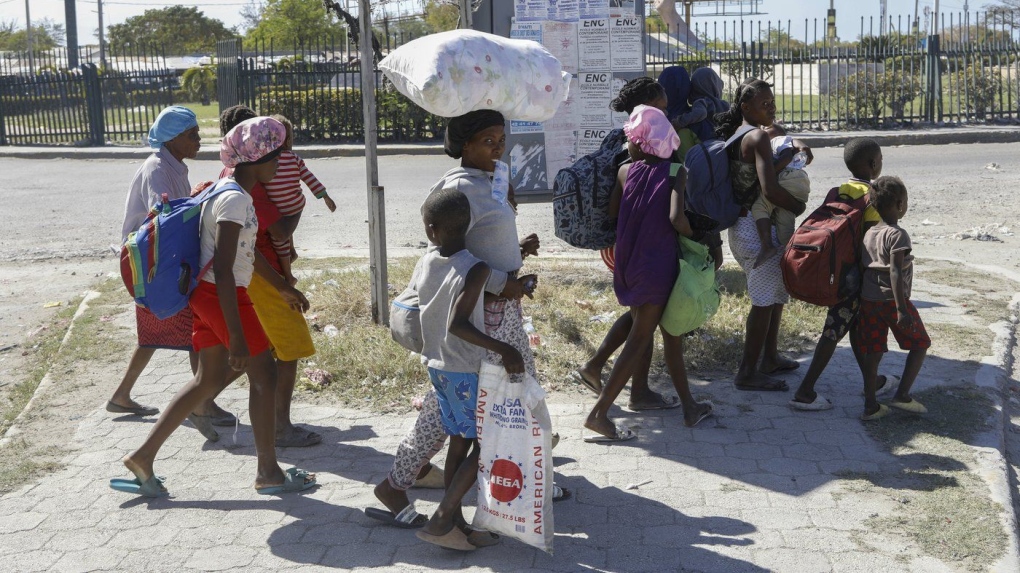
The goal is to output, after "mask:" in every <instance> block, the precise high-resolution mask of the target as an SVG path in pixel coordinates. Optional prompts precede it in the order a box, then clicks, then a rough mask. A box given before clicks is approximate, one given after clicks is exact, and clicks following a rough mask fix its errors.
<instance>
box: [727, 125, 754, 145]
mask: <svg viewBox="0 0 1020 573" xmlns="http://www.w3.org/2000/svg"><path fill="white" fill-rule="evenodd" d="M756 129H758V128H757V127H756V126H753V125H741V126H740V127H738V128H737V131H735V132H734V133H733V135H731V136H730V138H729V139H727V140H726V147H729V146H731V145H733V144H734V143H736V142H738V141H740V140H741V139H743V137H744V136H745V135H747V134H748V133H751V132H752V131H754V130H756Z"/></svg>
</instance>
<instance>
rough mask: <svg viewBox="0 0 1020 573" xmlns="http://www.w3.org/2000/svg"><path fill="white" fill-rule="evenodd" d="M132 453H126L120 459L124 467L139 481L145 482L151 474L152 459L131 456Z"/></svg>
mask: <svg viewBox="0 0 1020 573" xmlns="http://www.w3.org/2000/svg"><path fill="white" fill-rule="evenodd" d="M132 455H133V454H128V455H126V456H124V457H123V458H121V459H120V461H121V463H123V464H124V467H126V468H127V469H128V471H130V472H131V473H133V474H135V477H136V478H138V481H139V483H145V482H146V481H147V480H148V479H149V478H151V477H152V476H153V471H152V460H143V459H141V458H138V457H132Z"/></svg>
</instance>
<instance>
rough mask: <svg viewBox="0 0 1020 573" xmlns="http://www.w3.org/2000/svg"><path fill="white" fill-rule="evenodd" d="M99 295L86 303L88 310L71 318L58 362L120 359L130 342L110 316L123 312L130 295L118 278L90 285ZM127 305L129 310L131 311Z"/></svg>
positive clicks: (65, 363)
mask: <svg viewBox="0 0 1020 573" xmlns="http://www.w3.org/2000/svg"><path fill="white" fill-rule="evenodd" d="M93 290H95V291H97V292H98V293H99V296H97V297H95V298H93V299H92V300H90V301H89V302H88V310H86V311H85V312H84V313H82V315H81V316H79V317H78V319H77V320H75V321H74V329H73V330H72V331H71V336H70V337H69V338H68V340H67V344H66V345H65V346H64V350H63V352H61V355H60V361H61V364H64V365H68V364H74V363H76V362H81V361H100V362H104V363H109V362H112V361H122V360H123V356H124V354H125V353H126V352H127V351H128V350H129V349H130V348H129V346H130V344H129V343H128V342H127V341H126V340H125V339H124V337H123V336H122V335H121V334H120V333H119V332H118V331H119V330H120V329H119V328H118V327H117V326H116V325H115V324H114V323H113V321H112V318H113V316H115V315H117V314H120V313H122V312H125V303H129V302H130V301H131V297H130V296H129V295H128V294H127V291H126V290H125V289H124V284H123V283H122V282H121V281H120V280H119V279H106V280H103V281H101V282H100V283H98V284H96V285H95V286H93ZM133 310H134V308H133V307H128V312H133Z"/></svg>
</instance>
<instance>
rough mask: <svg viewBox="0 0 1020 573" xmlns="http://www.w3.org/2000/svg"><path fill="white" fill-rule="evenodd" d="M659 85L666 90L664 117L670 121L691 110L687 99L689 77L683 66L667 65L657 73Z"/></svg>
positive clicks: (689, 85)
mask: <svg viewBox="0 0 1020 573" xmlns="http://www.w3.org/2000/svg"><path fill="white" fill-rule="evenodd" d="M659 85H660V86H662V89H664V90H666V100H667V102H668V103H667V105H666V117H668V118H669V120H670V121H673V120H674V119H676V117H677V116H678V115H680V114H682V113H687V112H688V111H690V110H691V106H690V105H689V104H688V103H687V100H688V99H689V98H690V95H691V77H690V76H689V75H688V74H687V69H686V68H684V67H683V66H669V67H668V68H666V69H664V70H662V73H661V74H659Z"/></svg>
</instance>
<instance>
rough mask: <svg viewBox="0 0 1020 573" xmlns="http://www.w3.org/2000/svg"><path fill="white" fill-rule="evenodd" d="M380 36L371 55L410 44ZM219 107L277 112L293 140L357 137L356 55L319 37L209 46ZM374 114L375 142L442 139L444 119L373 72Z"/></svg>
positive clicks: (360, 131) (344, 44) (360, 123)
mask: <svg viewBox="0 0 1020 573" xmlns="http://www.w3.org/2000/svg"><path fill="white" fill-rule="evenodd" d="M411 39H412V38H411V37H410V36H404V35H402V34H399V33H397V34H388V35H387V34H383V35H381V37H380V38H379V43H380V45H379V46H378V49H377V51H376V57H378V56H379V55H384V54H386V53H388V52H389V51H390V50H392V49H395V48H396V47H398V46H400V45H402V44H404V43H406V42H409V41H411ZM216 54H217V62H218V66H219V68H218V72H219V74H220V76H219V78H218V85H219V103H220V109H221V110H222V109H225V108H227V107H229V106H231V105H234V104H237V103H243V104H245V105H247V106H249V107H251V108H252V109H254V110H255V111H256V112H257V113H259V114H263V115H268V114H275V113H278V114H282V115H284V116H286V117H287V118H288V119H290V120H291V122H292V123H293V124H294V138H295V141H297V142H304V143H307V142H340V141H363V140H364V137H365V134H364V117H363V114H362V107H361V105H362V102H361V59H360V54H359V52H358V50H357V48H356V47H354V46H352V45H351V43H350V42H349V41H347V39H346V38H336V37H333V38H325V39H320V40H312V41H309V42H307V43H303V44H298V45H290V46H281V45H279V44H277V43H274V42H272V41H258V42H255V43H254V44H253V45H252V47H251V49H247V50H242V49H241V44H240V41H239V40H225V41H221V42H218V43H217V46H216ZM374 77H375V87H376V113H377V121H378V134H379V139H380V140H382V141H427V140H435V139H441V138H442V135H443V131H444V129H445V128H446V119H445V118H442V117H438V116H435V115H432V114H430V113H428V112H426V111H425V110H423V109H422V108H420V107H418V106H417V105H414V104H413V103H411V101H410V100H408V99H407V98H406V97H404V96H403V95H402V94H400V93H399V92H397V90H396V89H395V88H394V87H393V85H392V84H391V83H390V82H389V80H387V79H385V78H384V77H383V75H382V72H380V71H379V70H378V69H376V70H375V71H374Z"/></svg>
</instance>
